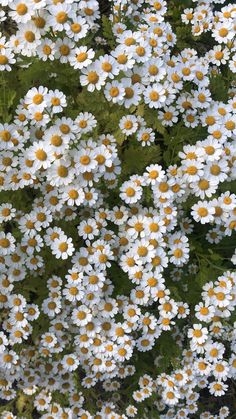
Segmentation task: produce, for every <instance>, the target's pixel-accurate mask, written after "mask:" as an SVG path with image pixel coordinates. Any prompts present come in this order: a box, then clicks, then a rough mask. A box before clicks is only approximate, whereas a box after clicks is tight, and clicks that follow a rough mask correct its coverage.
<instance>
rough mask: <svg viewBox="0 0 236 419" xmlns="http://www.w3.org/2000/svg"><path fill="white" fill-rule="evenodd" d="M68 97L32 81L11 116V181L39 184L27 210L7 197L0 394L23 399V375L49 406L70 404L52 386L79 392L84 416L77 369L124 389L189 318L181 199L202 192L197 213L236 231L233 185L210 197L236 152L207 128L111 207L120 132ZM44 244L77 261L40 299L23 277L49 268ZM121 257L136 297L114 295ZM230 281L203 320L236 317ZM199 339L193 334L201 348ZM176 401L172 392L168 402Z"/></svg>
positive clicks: (5, 142)
mask: <svg viewBox="0 0 236 419" xmlns="http://www.w3.org/2000/svg"><path fill="white" fill-rule="evenodd" d="M66 106H67V99H66V97H65V95H63V93H62V92H60V91H49V90H48V89H47V88H45V87H43V86H40V87H39V88H37V89H36V88H32V89H30V90H29V91H28V93H27V94H26V95H25V97H24V98H23V99H22V100H21V102H20V105H19V106H18V108H17V110H16V116H15V118H14V121H13V123H12V124H4V125H2V126H1V131H0V136H1V140H2V141H1V149H2V158H1V165H2V166H1V167H2V177H1V185H2V186H1V187H2V189H3V190H6V191H7V190H13V191H18V190H20V189H26V188H30V189H31V190H35V193H36V197H35V199H34V200H33V202H32V203H31V209H30V211H29V212H25V213H21V212H18V211H17V210H16V209H15V208H14V207H13V206H12V205H11V204H9V203H4V204H2V205H1V207H0V210H1V222H2V223H3V226H4V225H7V223H8V222H9V221H14V223H15V225H16V231H18V233H17V236H18V238H19V239H18V241H17V240H16V238H15V236H14V234H12V233H11V232H6V231H4V229H3V231H2V232H1V233H0V254H1V270H2V276H1V299H0V301H1V306H2V308H4V310H5V320H4V322H3V330H4V331H3V332H2V335H1V342H2V343H1V358H0V365H1V371H2V381H1V383H2V384H1V398H3V399H6V400H11V399H14V397H15V396H16V390H15V388H16V383H17V387H18V388H19V389H22V390H23V392H24V393H25V394H35V395H36V397H35V407H36V409H37V410H38V411H39V412H43V413H45V412H50V411H51V409H52V408H53V409H59V410H60V409H62V408H61V407H60V406H57V407H55V405H54V404H52V403H51V400H52V399H51V393H53V392H54V391H60V392H61V393H62V394H64V393H69V394H70V411H71V413H72V414H73V415H79V414H80V415H81V414H83V401H84V397H83V396H82V395H81V396H79V397H77V395H76V385H75V383H74V382H73V379H72V378H71V377H73V376H74V372H75V371H76V372H77V371H80V374H84V375H83V376H82V379H81V380H82V381H81V383H82V386H83V387H85V388H91V387H93V386H95V385H96V383H98V382H99V381H102V382H103V387H104V390H106V391H112V390H114V389H117V388H119V386H120V383H119V382H118V381H114V380H113V379H114V378H115V377H116V379H117V378H122V379H123V378H125V377H127V376H129V375H130V374H133V373H134V372H135V368H134V366H133V365H127V366H126V367H125V368H124V367H123V363H124V362H125V361H128V360H130V359H131V358H132V356H133V353H134V350H135V349H136V350H138V351H140V352H146V351H149V350H151V349H152V348H153V346H154V345H155V342H156V340H157V339H158V338H159V337H160V336H161V334H162V333H163V332H166V331H169V330H171V329H173V327H174V326H175V325H176V322H177V323H178V319H184V318H186V317H187V316H188V314H189V306H188V304H186V303H185V302H182V301H176V300H175V299H174V298H173V296H172V295H171V290H170V289H169V288H168V286H167V284H166V280H165V276H164V270H165V269H166V268H167V267H168V266H169V265H172V266H176V267H177V268H181V267H183V266H184V265H185V264H187V263H188V261H189V257H190V252H189V238H188V235H189V234H191V232H192V229H193V224H192V221H191V219H189V218H188V217H186V216H185V211H184V208H182V205H183V203H184V202H185V201H186V199H187V197H188V196H189V195H190V194H192V195H195V197H199V198H200V199H201V200H200V201H197V203H196V204H194V205H192V207H191V209H190V215H191V216H192V217H193V219H194V221H195V222H200V223H202V224H204V223H210V224H212V223H216V225H217V228H218V230H219V232H221V233H222V235H225V234H226V235H227V234H228V235H230V234H231V233H232V231H233V230H235V228H236V222H235V214H234V212H235V204H236V202H235V196H234V195H233V194H230V193H229V192H226V193H224V194H221V195H220V196H219V198H218V199H211V200H209V198H211V197H212V196H213V195H215V193H216V191H217V189H218V188H219V186H220V184H221V183H222V182H224V181H226V180H227V181H230V180H232V179H235V161H236V159H235V157H236V150H235V145H234V143H229V142H228V140H227V138H228V137H227V136H226V137H225V141H220V140H218V141H217V140H216V139H209V138H207V139H206V140H203V141H199V142H197V144H196V145H195V146H184V148H183V151H182V152H181V153H180V156H179V157H180V159H181V163H180V165H179V166H177V165H175V166H170V167H169V168H168V169H167V170H166V171H165V170H164V169H163V167H162V166H161V165H159V164H152V165H150V166H148V167H146V170H145V172H144V173H143V175H142V176H141V175H139V176H138V175H133V176H131V178H130V179H129V180H127V181H125V182H124V183H123V184H122V185H121V186H120V201H121V203H120V204H117V205H115V206H114V207H113V208H112V209H111V208H109V207H107V205H106V204H105V195H104V193H105V192H104V186H105V184H106V187H110V188H111V190H113V188H114V187H115V186H116V185H117V182H118V179H117V178H118V176H119V173H120V160H119V157H118V154H117V146H116V144H115V139H114V137H113V136H112V135H110V134H102V135H97V136H96V138H94V137H93V138H91V137H90V135H92V132H93V130H94V129H95V128H96V126H97V121H96V119H95V118H94V117H93V115H92V114H89V113H82V114H79V115H78V116H77V117H76V118H75V119H74V120H72V119H71V118H67V117H65V116H62V117H59V116H58V113H60V112H62V111H63V110H64V111H65V110H66ZM217 109H218V108H217ZM215 113H216V111H215ZM214 115H215V114H214ZM219 119H221V117H220V116H219V117H218V120H219ZM223 120H224V119H223ZM104 182H105V183H104ZM147 191H150V193H151V196H152V198H151V201H150V204H149V206H145V194H147ZM202 200H203V201H202ZM151 202H152V204H151ZM138 203H139V204H138ZM141 203H142V204H141ZM81 215H82V216H83V218H82V221H81V220H80V216H81ZM62 220H63V221H66V222H69V224H70V225H71V227H70V229H68V226H66V225H64V228H62V224H61V222H62ZM67 224H68V223H67ZM178 225H180V227H181V228H178ZM72 226H74V228H72ZM69 231H70V232H71V233H70V234H71V236H70V235H69V234H68V232H69ZM214 231H216V229H215V230H214ZM45 247H46V248H49V249H50V252H51V254H52V255H53V256H51V257H54V256H55V258H56V259H58V260H60V259H62V260H63V261H64V260H67V259H69V260H70V263H69V264H68V265H64V266H65V267H66V271H65V272H64V274H63V276H62V275H60V273H58V274H55V273H53V274H52V275H50V276H49V277H48V276H47V275H46V283H45V287H46V289H47V292H46V296H45V298H44V299H43V301H42V302H41V304H40V305H38V304H30V303H28V302H27V299H26V298H25V297H24V296H23V295H22V294H21V292H20V287H19V285H20V284H21V282H22V281H24V280H26V282H28V281H30V282H31V280H33V281H35V278H37V277H41V278H45V273H46V272H45V268H46V263H47V261H46V260H45V259H44V258H43V249H44V248H45ZM114 266H118V267H119V269H120V272H123V274H122V275H125V276H126V277H127V279H128V280H129V281H130V284H131V289H130V291H129V294H128V295H125V294H121V295H114V284H113V281H112V280H111V278H110V272H112V268H113V267H114ZM119 275H121V273H119ZM222 281H223V280H222ZM222 281H221V286H222V289H223V291H222V292H221V291H220V290H218V285H217V287H216V291H214V293H213V294H212V296H214V298H213V297H212V298H213V300H214V302H212V301H210V302H209V303H208V300H207V302H205V301H204V304H205V305H204V306H202V305H201V304H200V305H199V306H198V308H199V310H198V308H197V310H198V311H197V313H196V317H197V318H198V319H199V320H200V321H202V320H203V321H205V322H210V320H211V319H212V318H213V317H214V318H215V316H218V317H219V313H218V311H219V310H220V313H221V316H226V317H228V316H229V315H230V312H231V311H232V309H233V307H234V302H233V301H235V300H234V299H233V298H232V297H231V294H230V293H231V292H233V291H232V290H234V288H232V286H231V287H230V284H231V283H230V281H228V282H227V284H228V285H229V286H226V285H225V288H224V286H223V285H222V284H223V282H222ZM206 287H207V286H206ZM26 289H27V285H26ZM206 289H208V288H206ZM225 291H227V292H226V294H225V293H224V292H225ZM222 293H223V294H222ZM215 294H216V295H218V294H219V300H220V302H219V301H218V299H217V297H215ZM204 295H205V294H204ZM221 296H222V298H221ZM223 297H224V298H223ZM222 301H223V303H226V305H224V304H223V303H222ZM153 303H156V309H155V311H154V312H153V310H151V307H152V305H153ZM217 304H218V306H217ZM222 304H223V305H222ZM205 306H207V307H205ZM208 306H209V307H210V308H209V309H208ZM228 306H230V307H231V308H228ZM148 307H149V309H148V310H147V309H146V308H148ZM202 307H203V309H202ZM205 308H206V310H205ZM206 311H207V313H206V314H204V313H205V312H206ZM39 316H46V317H47V318H48V319H49V326H47V328H46V330H43V332H42V333H37V335H36V336H35V338H33V342H32V343H33V346H32V347H31V349H30V350H26V349H25V348H23V349H22V350H21V351H20V352H19V353H17V351H16V350H15V345H18V344H21V343H22V342H24V341H27V340H28V339H29V337H30V336H31V339H32V337H33V336H34V327H33V325H32V324H31V323H32V322H33V321H35V320H37V319H38V317H39ZM204 316H205V317H204ZM194 327H195V326H194ZM199 327H200V326H199V325H196V328H197V330H198V329H199ZM201 327H202V326H201ZM201 327H200V329H201ZM194 330H195V328H194V329H193V332H191V333H193V336H194V337H195V335H194ZM210 332H212V330H210ZM189 333H190V332H189ZM196 333H197V332H196ZM212 335H213V336H214V332H212ZM204 336H205V335H204ZM189 337H190V338H191V337H192V336H190V334H189ZM205 340H206V339H205ZM205 340H204V341H201V342H199V343H200V344H201V343H203V342H205ZM196 342H198V341H197V340H196V339H195V338H194V339H192V340H191V347H192V346H193V347H194V350H195V347H196ZM69 348H70V349H69ZM68 349H69V350H68ZM197 353H198V352H197ZM56 355H57V356H56ZM55 356H56V358H55ZM39 357H40V361H39ZM48 359H49V360H50V363H51V367H50V369H49V370H48V369H47V367H46V366H47V365H48ZM208 370H209V368H208V369H207V371H208ZM6 371H7V373H6ZM36 371H37V374H36ZM209 371H212V370H209ZM55 374H56V375H57V380H55V378H54V377H55ZM144 382H145V381H144ZM186 382H187V381H186V380H185V381H184V385H185V384H186ZM181 385H183V381H182V380H181ZM222 386H223V387H224V386H225V385H224V383H223V384H222ZM153 388H155V387H153ZM40 389H41V390H40ZM38 390H40V392H39V393H38ZM167 390H168V389H167ZM167 390H165V392H164V394H167V395H166V397H164V400H165V401H167V398H168V394H169V393H170V392H168V391H167ZM151 392H152V391H151V389H150V388H149V387H147V386H146V385H144V390H142V391H141V392H140V391H137V392H136V393H135V394H134V398H135V400H137V401H141V400H143V399H144V398H147V397H148V396H150V394H151ZM177 393H178V392H177ZM178 394H179V393H178ZM170 398H171V396H170ZM178 401H179V397H176V396H174V397H173V400H172V399H171V401H170V404H174V403H175V404H176V403H177V402H178ZM167 404H168V403H167ZM127 409H128V410H129V409H131V407H130V406H129V407H127ZM111 410H112V409H111ZM60 411H61V410H60ZM98 414H101V415H102V414H103V410H102V411H101V412H100V413H98ZM45 415H46V416H44V417H47V413H45Z"/></svg>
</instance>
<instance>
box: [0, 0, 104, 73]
mask: <svg viewBox="0 0 236 419" xmlns="http://www.w3.org/2000/svg"><path fill="white" fill-rule="evenodd" d="M0 4H1V6H3V10H2V13H3V15H2V19H3V17H4V20H5V21H6V22H7V24H8V27H9V28H11V27H12V28H13V31H14V34H12V35H10V36H1V34H0V43H1V47H0V50H1V54H0V71H3V70H7V71H10V70H11V67H12V65H13V64H15V62H16V61H17V62H19V63H20V62H21V59H18V56H19V57H21V56H23V57H24V56H26V57H35V56H37V57H38V58H40V59H41V60H43V61H46V60H51V61H53V60H55V59H56V60H59V61H60V62H61V63H69V64H70V65H71V66H72V67H74V68H76V69H77V68H83V67H86V66H88V65H89V64H90V63H91V62H92V61H91V59H92V58H93V57H94V55H95V53H94V51H93V49H88V48H87V43H86V41H85V38H86V37H87V36H88V34H89V33H91V32H96V31H97V29H98V25H97V23H96V21H97V20H98V19H99V18H100V11H99V4H98V1H96V0H90V1H85V0H81V1H79V2H75V1H70V0H69V1H66V2H57V1H47V0H40V1H37V2H34V1H30V0H2V1H1V2H0ZM6 22H5V23H6ZM15 28H16V30H14V29H15Z"/></svg>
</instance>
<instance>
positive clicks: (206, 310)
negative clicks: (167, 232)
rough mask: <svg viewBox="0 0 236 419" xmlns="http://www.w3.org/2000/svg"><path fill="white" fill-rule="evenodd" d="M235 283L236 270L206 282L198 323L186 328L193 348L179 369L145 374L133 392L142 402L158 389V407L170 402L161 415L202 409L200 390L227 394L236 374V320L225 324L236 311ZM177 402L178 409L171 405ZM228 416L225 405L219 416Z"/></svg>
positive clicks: (181, 415)
mask: <svg viewBox="0 0 236 419" xmlns="http://www.w3.org/2000/svg"><path fill="white" fill-rule="evenodd" d="M235 284H236V275H235V272H229V271H227V272H224V273H223V275H221V276H220V277H219V278H218V279H217V281H215V282H214V283H213V282H212V281H210V282H208V283H206V284H205V285H204V287H203V291H202V301H201V302H200V303H199V304H198V305H196V306H195V310H194V311H195V319H196V321H198V323H193V325H192V326H191V327H187V328H186V331H185V332H186V335H187V337H188V340H189V348H188V349H184V351H183V355H182V360H181V364H180V366H179V368H178V369H176V370H174V371H173V372H172V373H171V374H165V373H163V374H161V375H160V376H158V377H157V378H156V379H155V380H153V379H152V378H151V377H150V376H148V375H145V376H144V377H142V378H141V379H140V383H139V384H140V389H139V390H137V391H136V392H135V393H134V394H133V397H134V398H135V400H137V401H141V400H143V398H145V397H146V394H147V393H148V392H149V393H151V394H152V393H153V391H155V390H156V389H158V395H159V400H158V402H157V407H158V408H159V410H162V411H163V410H164V408H165V406H166V405H167V406H169V407H170V408H169V410H168V412H167V413H166V414H164V415H161V416H160V417H161V418H163V419H164V418H170V419H174V418H178V419H179V418H188V417H189V415H190V414H194V413H196V412H197V411H198V399H199V391H200V390H202V389H208V390H209V393H210V394H213V395H214V396H216V397H218V396H222V395H224V394H225V392H226V391H227V389H228V384H227V380H228V379H230V378H231V379H235V376H236V346H235V344H236V335H235V323H233V325H232V326H231V327H229V326H226V325H225V324H224V322H225V319H229V318H230V317H231V316H232V313H233V311H234V310H235V297H236V288H235ZM219 339H220V341H219ZM175 405H177V406H178V407H177V410H175V409H173V408H172V407H171V406H175ZM228 415H229V409H227V408H226V407H224V408H222V411H221V412H220V413H219V416H217V418H221V419H222V418H224V417H227V416H228ZM210 417H213V416H211V415H210V413H209V412H204V413H202V414H201V415H200V418H201V419H205V418H210ZM215 417H216V416H214V418H215Z"/></svg>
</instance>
